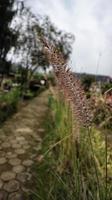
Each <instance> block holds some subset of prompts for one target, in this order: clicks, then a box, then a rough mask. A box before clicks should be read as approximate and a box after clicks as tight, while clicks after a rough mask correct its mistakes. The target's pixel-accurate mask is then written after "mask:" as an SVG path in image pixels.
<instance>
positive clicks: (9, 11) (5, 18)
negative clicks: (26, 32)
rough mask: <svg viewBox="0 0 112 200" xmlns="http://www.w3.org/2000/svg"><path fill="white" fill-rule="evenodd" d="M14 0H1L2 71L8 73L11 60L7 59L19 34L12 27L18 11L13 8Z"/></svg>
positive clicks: (0, 58) (0, 38)
mask: <svg viewBox="0 0 112 200" xmlns="http://www.w3.org/2000/svg"><path fill="white" fill-rule="evenodd" d="M13 5H14V0H0V73H2V74H8V73H9V71H10V67H11V62H10V61H7V54H8V52H9V51H10V49H11V47H12V46H14V45H15V42H16V38H17V35H16V33H15V32H14V30H13V29H12V28H11V27H10V24H11V22H12V19H13V17H14V15H15V13H16V11H14V10H13Z"/></svg>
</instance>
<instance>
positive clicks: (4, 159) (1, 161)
mask: <svg viewBox="0 0 112 200" xmlns="http://www.w3.org/2000/svg"><path fill="white" fill-rule="evenodd" d="M6 162H7V159H6V158H3V157H2V158H0V165H3V164H5V163H6Z"/></svg>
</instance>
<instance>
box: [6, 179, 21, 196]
mask: <svg viewBox="0 0 112 200" xmlns="http://www.w3.org/2000/svg"><path fill="white" fill-rule="evenodd" d="M3 188H4V190H5V191H7V192H10V193H11V192H16V191H18V190H19V182H18V181H16V180H11V181H9V182H7V183H5V184H4V187H3Z"/></svg>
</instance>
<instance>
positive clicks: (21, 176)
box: [17, 173, 27, 183]
mask: <svg viewBox="0 0 112 200" xmlns="http://www.w3.org/2000/svg"><path fill="white" fill-rule="evenodd" d="M17 180H18V181H20V182H21V183H25V182H26V181H27V175H26V173H19V174H18V175H17Z"/></svg>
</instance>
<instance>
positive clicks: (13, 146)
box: [12, 143, 21, 149]
mask: <svg viewBox="0 0 112 200" xmlns="http://www.w3.org/2000/svg"><path fill="white" fill-rule="evenodd" d="M12 148H14V149H18V148H21V145H20V144H17V143H16V144H12Z"/></svg>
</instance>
